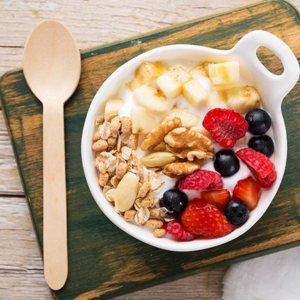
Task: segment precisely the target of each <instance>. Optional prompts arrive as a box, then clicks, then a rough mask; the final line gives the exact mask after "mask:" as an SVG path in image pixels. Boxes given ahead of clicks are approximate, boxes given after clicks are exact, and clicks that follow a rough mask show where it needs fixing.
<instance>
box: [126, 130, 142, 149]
mask: <svg viewBox="0 0 300 300" xmlns="http://www.w3.org/2000/svg"><path fill="white" fill-rule="evenodd" d="M138 142H139V135H138V134H131V135H130V136H129V139H128V141H127V146H128V147H129V148H131V149H132V150H136V149H137V147H138Z"/></svg>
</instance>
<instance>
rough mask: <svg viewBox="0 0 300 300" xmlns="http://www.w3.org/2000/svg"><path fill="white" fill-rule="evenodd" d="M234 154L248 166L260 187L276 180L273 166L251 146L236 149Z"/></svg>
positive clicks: (266, 186) (269, 184)
mask: <svg viewBox="0 0 300 300" xmlns="http://www.w3.org/2000/svg"><path fill="white" fill-rule="evenodd" d="M236 155H237V157H238V158H240V159H241V160H242V161H243V162H244V163H245V164H246V165H247V166H248V168H249V169H250V171H251V172H252V174H253V175H254V177H255V178H256V179H257V180H258V182H259V183H260V184H261V186H262V187H264V188H268V187H270V186H271V185H272V184H273V182H274V181H275V180H276V178H277V172H276V170H275V166H274V164H273V162H272V161H271V160H270V159H269V158H267V157H266V156H265V155H264V154H262V153H260V152H256V151H255V150H253V149H251V148H243V149H241V150H239V151H237V152H236Z"/></svg>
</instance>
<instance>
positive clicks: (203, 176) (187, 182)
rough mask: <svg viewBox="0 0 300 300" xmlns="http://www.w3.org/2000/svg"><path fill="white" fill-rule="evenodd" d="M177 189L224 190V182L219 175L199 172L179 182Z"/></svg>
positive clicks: (210, 172)
mask: <svg viewBox="0 0 300 300" xmlns="http://www.w3.org/2000/svg"><path fill="white" fill-rule="evenodd" d="M176 187H178V188H179V189H181V190H206V189H222V188H223V180H222V177H221V175H220V174H219V173H217V172H214V171H206V170H199V171H196V172H194V173H192V174H190V175H188V176H186V177H183V178H180V179H178V180H177V183H176Z"/></svg>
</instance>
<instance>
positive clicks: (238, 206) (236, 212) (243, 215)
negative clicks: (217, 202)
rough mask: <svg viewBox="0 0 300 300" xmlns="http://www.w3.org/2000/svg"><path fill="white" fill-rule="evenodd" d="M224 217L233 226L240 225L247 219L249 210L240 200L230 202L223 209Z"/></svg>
mask: <svg viewBox="0 0 300 300" xmlns="http://www.w3.org/2000/svg"><path fill="white" fill-rule="evenodd" d="M225 216H226V218H227V219H228V220H229V221H230V223H231V224H233V225H242V224H244V223H246V221H247V220H248V219H249V209H248V207H247V205H246V204H245V203H244V202H242V201H240V200H231V201H230V202H228V203H227V205H226V207H225Z"/></svg>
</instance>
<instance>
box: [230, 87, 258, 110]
mask: <svg viewBox="0 0 300 300" xmlns="http://www.w3.org/2000/svg"><path fill="white" fill-rule="evenodd" d="M226 95H227V105H228V107H229V108H231V109H233V110H235V111H237V112H239V113H240V114H245V113H247V112H248V111H249V110H250V109H253V108H259V106H260V96H259V93H258V91H257V89H256V88H255V87H253V86H249V85H246V86H243V87H234V88H231V89H229V90H226Z"/></svg>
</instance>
